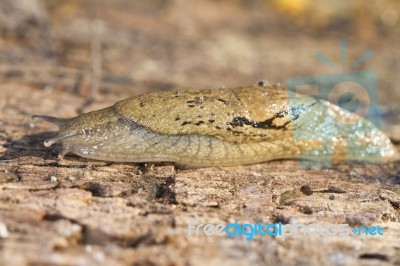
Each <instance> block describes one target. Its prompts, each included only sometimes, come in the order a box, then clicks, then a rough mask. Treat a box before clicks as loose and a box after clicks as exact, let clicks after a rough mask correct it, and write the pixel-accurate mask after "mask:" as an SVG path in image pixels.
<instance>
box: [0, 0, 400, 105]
mask: <svg viewBox="0 0 400 266" xmlns="http://www.w3.org/2000/svg"><path fill="white" fill-rule="evenodd" d="M399 15H400V2H399V1H395V0H380V1H378V0H364V1H363V0H355V1H346V0H338V1H328V0H322V1H311V0H218V1H216V0H214V1H211V0H196V1H184V0H147V1H128V0H115V1H106V0H96V1H94V0H85V1H81V0H18V1H15V0H2V1H1V2H0V79H1V82H2V83H3V85H4V84H7V83H12V84H14V85H15V84H16V83H18V84H19V83H23V84H29V86H32V88H34V89H38V90H47V91H49V93H50V92H53V93H54V92H57V91H60V90H62V91H63V92H70V93H73V94H75V95H79V96H81V97H84V98H86V99H92V100H93V99H95V102H102V101H105V100H106V101H107V102H109V101H115V100H118V99H121V98H124V97H126V96H132V95H136V94H139V93H142V92H146V91H152V90H160V89H169V88H175V87H187V88H211V87H221V86H226V87H230V86H240V85H249V84H254V83H255V82H256V81H257V80H260V79H264V80H268V81H269V82H270V83H278V82H279V83H281V84H285V81H286V80H287V79H289V78H293V77H301V76H313V75H321V74H328V73H336V72H342V71H349V70H358V69H373V70H375V71H376V72H377V75H378V86H379V93H380V95H379V96H380V100H381V103H382V104H383V105H384V106H389V107H390V106H392V107H395V106H396V105H397V103H398V99H399V96H400V89H399V88H397V87H398V84H399V83H400V75H399V72H400V51H399V49H398V48H399V41H400V27H399V25H400V24H399V23H400V22H399ZM341 38H346V39H347V41H348V49H347V56H346V60H345V64H344V65H341V64H340V62H341V61H340V60H341V59H340V50H339V40H340V39H341ZM367 49H371V50H372V51H373V56H372V57H370V58H368V59H367V60H366V61H365V62H364V63H362V64H360V65H359V66H358V67H357V68H355V69H351V68H350V66H351V64H352V63H353V62H354V61H355V60H356V59H358V58H359V56H360V55H361V54H362V53H363V52H365V51H366V50H367ZM317 52H321V53H323V54H325V55H326V57H328V58H329V59H330V60H331V61H332V62H334V63H335V64H336V66H337V67H336V68H332V67H329V66H328V65H324V64H323V63H321V62H320V61H318V60H317V59H316V57H315V55H316V53H317ZM0 90H1V88H0ZM84 108H86V107H84ZM84 108H83V109H84ZM81 111H82V110H81Z"/></svg>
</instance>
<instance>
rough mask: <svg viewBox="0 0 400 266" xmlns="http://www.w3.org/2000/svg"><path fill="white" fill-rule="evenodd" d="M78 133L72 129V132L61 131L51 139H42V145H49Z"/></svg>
mask: <svg viewBox="0 0 400 266" xmlns="http://www.w3.org/2000/svg"><path fill="white" fill-rule="evenodd" d="M78 134H79V133H78V132H76V131H72V132H67V133H63V134H61V135H57V136H55V137H53V138H51V139H46V140H45V141H44V146H45V147H50V146H51V145H53V144H54V143H57V142H59V141H61V140H63V139H66V138H69V137H72V136H75V135H78Z"/></svg>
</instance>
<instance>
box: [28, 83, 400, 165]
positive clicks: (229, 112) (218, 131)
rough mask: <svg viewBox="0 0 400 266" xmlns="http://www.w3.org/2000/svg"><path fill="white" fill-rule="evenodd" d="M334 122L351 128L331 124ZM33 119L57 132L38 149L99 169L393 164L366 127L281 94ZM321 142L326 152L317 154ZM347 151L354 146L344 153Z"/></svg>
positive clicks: (202, 95) (185, 96) (187, 97)
mask: <svg viewBox="0 0 400 266" xmlns="http://www.w3.org/2000/svg"><path fill="white" fill-rule="evenodd" d="M327 112H329V113H327ZM335 116H336V117H340V118H341V119H342V121H351V123H337V121H335ZM35 118H39V119H42V120H46V121H49V122H53V123H55V124H57V125H58V126H59V128H60V130H59V133H58V135H57V136H55V137H54V138H52V139H49V140H46V141H45V143H44V144H45V146H46V147H48V146H50V145H52V144H54V143H56V142H61V144H62V146H63V150H62V152H61V153H60V155H59V157H60V158H62V157H63V156H64V155H65V154H67V153H69V152H71V153H74V154H77V155H79V156H82V157H86V158H91V159H97V160H105V161H115V162H162V161H167V162H175V163H180V164H185V165H194V166H212V165H239V164H251V163H258V162H264V161H269V160H274V159H296V158H300V157H301V158H303V159H309V160H315V159H316V158H317V159H319V160H332V156H333V158H334V159H335V160H336V161H348V160H350V161H361V162H363V161H366V162H368V161H372V160H373V159H374V158H376V155H377V154H378V155H379V157H380V161H393V160H397V159H398V158H399V154H398V152H397V150H396V148H395V147H394V146H393V145H392V143H391V142H390V140H389V139H388V138H387V137H386V136H385V135H384V134H383V132H381V131H380V130H378V129H377V128H376V127H375V126H374V125H373V124H372V123H371V122H369V121H367V120H365V119H362V118H361V117H358V116H357V115H356V114H354V113H348V112H347V111H345V110H344V109H341V108H340V107H338V106H336V105H333V104H331V103H329V102H326V101H323V100H318V99H314V98H312V97H308V96H303V97H301V98H300V100H299V101H297V102H291V103H290V104H289V101H288V97H287V94H286V91H285V90H282V89H277V88H273V87H262V86H252V87H241V88H235V89H209V90H201V91H185V90H179V91H167V92H154V93H148V94H143V95H139V96H136V97H131V98H128V99H125V100H122V101H119V102H117V103H115V104H114V105H113V106H111V107H108V108H105V109H102V110H98V111H94V112H90V113H86V114H82V115H79V116H77V117H74V118H70V119H61V118H54V117H48V116H35ZM343 119H344V120H343ZM354 121H355V122H354ZM312 136H314V137H312ZM324 136H327V138H326V139H328V140H329V143H328V144H329V145H330V147H331V148H329V149H324V148H323V147H324V140H325V138H324ZM332 136H334V137H332ZM354 143H358V144H360V145H359V146H357V147H356V148H352V147H353V146H352V144H354ZM329 145H328V146H329Z"/></svg>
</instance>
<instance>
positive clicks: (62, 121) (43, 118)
mask: <svg viewBox="0 0 400 266" xmlns="http://www.w3.org/2000/svg"><path fill="white" fill-rule="evenodd" d="M32 119H33V121H46V122H50V123H53V124H56V125H57V126H58V127H61V126H63V125H65V123H66V121H68V120H69V119H66V118H58V117H54V116H47V115H34V116H32Z"/></svg>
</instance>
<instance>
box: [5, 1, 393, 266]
mask: <svg viewBox="0 0 400 266" xmlns="http://www.w3.org/2000/svg"><path fill="white" fill-rule="evenodd" d="M74 5H76V3H73V4H71V6H70V8H71V9H72V10H73V8H74ZM204 5H205V7H208V8H210V6H207V5H206V4H204ZM168 8H171V7H166V9H167V10H169V9H168ZM71 9H68V10H71ZM59 12H61V11H59ZM231 12H239V11H231ZM235 14H236V13H235ZM237 14H241V13H240V12H239V13H237ZM108 15H110V17H111V18H114V19H115V20H116V21H118V17H115V14H112V13H110V14H108ZM125 15H126V18H132V14H131V13H129V14H125ZM133 17H135V16H133ZM242 18H243V17H242ZM146 19H147V18H145V17H140V15H138V17H135V18H133V20H139V21H141V20H143V21H147V20H146ZM197 19H199V20H201V18H197ZM243 19H244V18H243ZM110 21H112V19H111V20H110ZM147 22H148V21H147ZM110 23H111V22H110ZM115 23H117V22H115ZM148 23H149V27H148V28H147V29H140V30H141V31H143V32H141V33H140V34H144V33H145V31H146V30H147V32H146V34H149V36H150V37H148V38H150V40H151V41H157V42H159V43H158V46H163V45H165V46H166V47H167V46H168V45H172V44H171V42H170V41H169V40H168V38H165V36H164V35H162V31H161V30H160V28H157V27H160V26H159V25H158V24H160V23H157V25H154V24H152V23H151V22H148ZM161 24H162V23H161ZM116 25H119V24H118V23H117V24H116ZM131 25H134V26H132V27H133V31H135V32H136V33H138V32H140V30H138V29H137V28H136V26H135V25H136V24H135V23H132V24H131ZM119 26H120V27H122V28H123V27H124V24H123V23H122V24H121V25H119ZM74 29H75V30H76V31H74V32H73V33H74V34H76V35H73V36H72V37H68V36H67V37H66V36H64V35H62V34H63V33H65V31H60V32H61V33H60V35H55V37H54V38H55V40H57V41H59V42H60V43H64V45H65V47H67V46H68V41H67V40H69V41H71V40H70V39H68V38H77V36H86V35H85V34H82V35H79V34H80V32H79V31H80V30H82V29H81V28H79V27H75V28H74ZM104 30H105V31H106V32H105V33H103V34H105V35H106V36H103V37H104V38H102V39H101V40H102V41H104V42H105V43H107V45H109V46H110V47H111V48H108V49H110V50H111V51H112V52H113V53H110V54H114V55H116V54H117V55H118V56H116V57H115V58H114V57H107V55H104V54H102V55H99V54H98V53H99V52H101V53H104V52H105V50H104V49H101V50H97V52H94V54H95V56H101V60H102V62H103V63H104V65H103V66H102V67H103V68H102V72H101V77H100V76H99V75H100V74H99V73H100V72H96V71H97V70H96V71H95V70H94V69H92V71H95V72H96V73H97V74H96V73H95V77H92V78H94V79H96V82H98V85H95V86H99V90H98V97H96V101H94V102H91V103H89V104H87V99H88V97H87V96H88V95H84V94H85V93H81V92H82V91H85V90H84V89H83V88H82V87H85V86H88V87H90V86H92V85H93V84H90V78H87V77H86V76H85V75H88V74H87V69H90V68H91V67H92V68H97V67H98V65H97V64H98V63H99V62H97V63H96V62H93V59H91V58H90V56H89V54H90V49H89V48H88V47H89V46H83V47H86V48H87V50H85V51H86V52H85V55H87V58H86V61H85V59H82V58H81V56H80V54H79V53H80V52H79V49H78V48H76V47H75V48H74V47H72V48H68V47H67V48H66V49H67V50H68V51H69V53H67V55H64V56H66V57H67V56H70V58H64V59H60V58H58V59H57V60H60V61H59V62H57V60H54V61H53V64H54V65H49V64H46V63H44V62H47V61H46V60H47V57H46V56H44V57H43V58H42V57H40V56H38V55H36V54H35V53H33V54H29V53H28V52H27V51H30V50H29V49H28V50H27V51H25V50H24V51H25V52H26V53H27V57H26V59H25V60H26V64H23V65H12V64H11V63H9V62H8V61H5V63H4V64H3V65H1V66H0V82H1V84H0V264H2V265H26V264H30V265H44V264H47V265H99V264H102V265H132V264H134V263H142V264H148V265H204V264H207V265H243V264H251V265H262V264H289V265H295V264H313V265H323V264H335V265H355V264H363V263H364V264H368V263H369V264H374V263H376V264H378V263H379V264H388V265H389V264H396V263H397V264H398V263H400V256H399V247H400V237H399V236H400V223H399V222H400V185H399V184H400V162H395V163H389V164H377V165H372V164H371V165H360V164H339V165H335V166H334V167H333V168H331V169H305V168H303V167H302V166H301V165H300V164H299V163H298V162H296V161H273V162H268V163H263V164H255V165H248V166H238V167H209V168H187V167H186V168H185V167H180V166H174V165H172V164H156V165H154V166H153V165H145V164H130V163H109V162H101V161H91V160H86V159H83V158H80V157H77V156H73V155H70V156H66V158H65V159H64V160H62V161H58V160H57V158H56V155H57V154H58V152H59V150H60V146H55V147H51V148H45V147H44V146H43V141H44V140H45V139H47V138H49V137H52V136H54V135H55V131H56V128H55V127H54V126H52V125H50V124H47V123H42V122H40V123H36V124H33V123H32V120H31V115H33V114H43V115H44V114H47V115H54V116H58V117H71V116H74V115H76V114H77V113H79V112H81V111H82V112H83V111H85V112H86V111H90V110H95V109H99V108H102V107H106V106H109V105H111V104H113V103H114V102H115V101H116V100H118V99H122V98H125V97H126V96H129V95H133V94H138V93H141V92H143V91H146V90H149V88H158V89H163V88H164V89H165V88H173V87H175V86H177V84H181V83H185V82H188V83H189V82H190V81H191V80H192V77H194V75H190V74H193V73H195V72H196V71H197V69H195V68H194V70H193V71H194V72H193V73H190V72H188V73H187V74H188V75H187V76H188V79H187V80H183V81H182V80H179V77H178V78H176V79H175V80H174V79H171V80H168V79H166V80H165V79H163V78H162V76H163V75H167V74H168V73H166V72H165V73H162V69H163V68H162V67H161V68H160V69H159V70H160V73H161V74H160V75H161V78H155V79H148V76H146V75H145V74H142V76H141V75H140V74H139V72H140V71H142V70H140V69H135V65H137V64H139V62H142V66H144V65H145V63H143V61H142V60H145V59H143V58H144V56H143V55H142V54H141V53H139V52H135V58H134V59H129V57H128V56H126V55H119V54H118V53H117V52H115V51H118V49H122V48H121V46H122V47H125V46H123V44H121V46H117V45H116V43H114V42H113V41H114V40H113V38H112V37H109V36H111V35H112V34H109V35H108V34H107V33H110V32H112V33H114V31H113V30H110V29H107V28H106V29H104ZM107 30H108V32H107ZM125 30H127V29H125ZM127 32H129V31H128V30H127ZM160 32H161V37H160V36H159V35H158V33H160ZM138 34H139V33H138ZM196 34H200V33H199V32H197V31H195V33H194V35H193V38H200V37H201V36H202V35H196ZM87 36H90V31H88V33H87ZM121 36H122V37H121ZM121 36H120V38H123V36H124V35H123V34H122V33H121ZM115 38H116V37H115ZM152 38H154V39H152ZM157 38H160V39H157ZM164 38H165V39H164ZM182 38H183V37H182ZM183 39H184V38H183ZM151 41H149V42H150V43H152V42H151ZM83 43H85V44H90V43H91V41H90V38H89V39H88V40H85V39H84V41H83ZM122 43H124V42H123V41H122ZM160 43H163V44H160ZM136 44H137V45H138V47H142V46H145V47H147V48H148V49H151V48H152V49H154V51H155V52H156V53H157V52H158V50H157V49H158V48H156V47H158V46H154V47H153V46H151V45H150V46H151V47H148V44H147V43H146V41H144V40H143V39H140V38H139V39H138V43H136ZM96 45H100V44H96ZM126 45H127V47H128V46H129V47H130V46H134V45H135V44H134V43H132V44H131V43H128V44H126ZM204 45H205V44H204ZM23 46H24V45H23ZM114 46H115V47H116V48H115V47H114ZM113 47H114V48H113ZM81 48H82V47H81ZM318 48H321V47H318ZM7 49H8V50H7ZM10 49H12V48H10V46H3V47H0V50H1V52H2V53H6V52H8V51H9V50H10ZM53 49H55V51H54V52H57V51H58V52H59V50H57V49H58V48H57V46H56V47H55V48H53ZM82 49H84V48H82ZM96 49H97V48H96ZM113 49H115V50H113ZM129 49H130V48H129ZM192 49H193V48H192ZM110 50H108V52H110ZM124 51H125V52H126V51H129V50H128V48H126V50H124ZM19 52H20V51H15V53H16V54H18V53H19ZM186 52H187V51H186ZM161 54H163V53H161ZM108 56H110V55H108ZM147 56H149V55H147ZM165 56H166V57H165V58H162V59H160V60H161V61H160V62H162V63H164V60H165V62H170V61H171V60H172V59H171V58H169V57H168V54H165ZM104 57H106V58H104ZM121 57H126V58H128V59H127V61H126V62H122V61H119V60H120V58H121ZM182 58H185V56H184V55H182ZM62 60H65V61H62ZM95 60H99V59H95ZM183 61H185V60H182V61H181V62H183ZM120 63H121V64H123V68H126V67H127V66H128V65H129V66H131V67H132V71H134V73H137V75H136V76H135V77H134V78H132V76H130V75H128V74H125V75H123V74H119V72H118V71H115V72H113V71H112V70H111V69H113V67H115V68H116V69H122V68H118V67H119V66H120V65H119V64H120ZM107 64H108V65H107ZM149 64H150V63H149ZM202 69H204V71H206V69H207V67H206V66H205V65H202ZM135 71H137V72H135ZM221 71H222V70H221ZM211 72H212V70H211ZM169 74H171V73H169ZM199 75H200V78H199V76H197V77H194V79H195V80H196V79H201V73H199ZM207 75H210V76H212V75H213V73H207ZM214 75H215V76H213V77H214V78H217V77H218V76H219V75H218V73H214ZM231 75H232V78H234V77H235V76H236V73H232V74H231ZM288 75H289V74H288ZM218 78H219V77H218ZM87 80H89V81H87ZM160 80H162V81H160ZM196 84H199V83H196ZM214 85H215V84H214ZM194 87H196V86H194ZM235 221H237V222H239V223H246V222H249V223H257V222H259V221H260V222H262V223H268V222H273V223H278V222H282V223H283V224H288V223H302V224H313V223H332V224H349V225H350V226H352V227H357V226H361V225H365V226H372V225H376V226H378V225H379V226H381V227H383V228H384V229H383V232H384V235H383V236H353V235H351V236H346V237H341V236H330V237H310V236H301V235H296V236H290V237H287V238H286V239H282V238H279V237H270V236H264V237H261V236H256V237H255V238H254V239H253V240H251V241H246V240H245V239H244V238H243V237H238V238H234V237H229V236H223V237H221V236H213V237H211V236H205V235H204V234H202V235H199V236H196V235H195V233H192V235H191V236H189V235H188V224H189V223H191V224H194V225H198V224H206V223H210V224H214V225H217V224H227V223H231V222H235ZM134 265H136V264H134Z"/></svg>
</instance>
